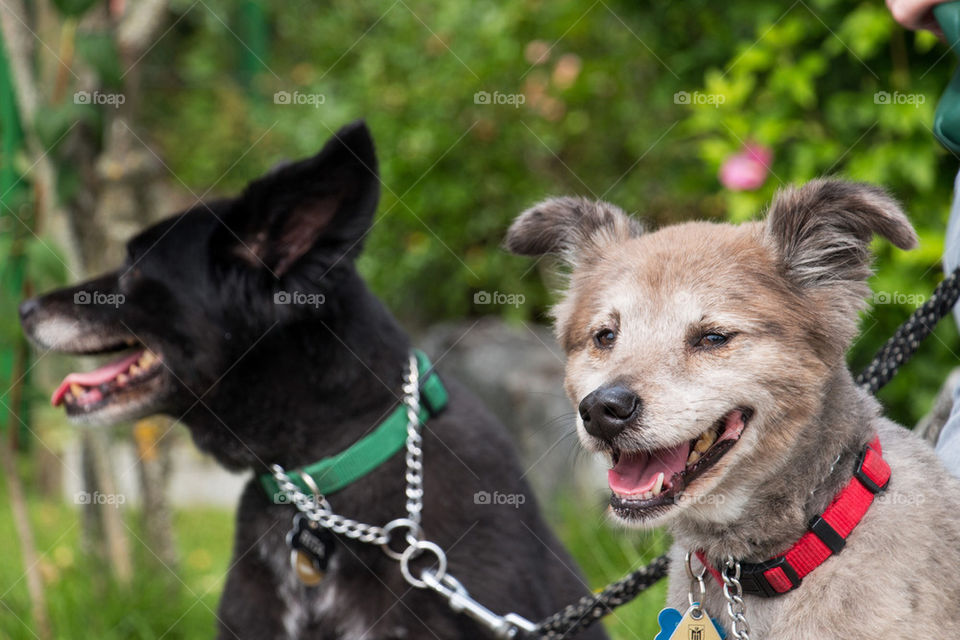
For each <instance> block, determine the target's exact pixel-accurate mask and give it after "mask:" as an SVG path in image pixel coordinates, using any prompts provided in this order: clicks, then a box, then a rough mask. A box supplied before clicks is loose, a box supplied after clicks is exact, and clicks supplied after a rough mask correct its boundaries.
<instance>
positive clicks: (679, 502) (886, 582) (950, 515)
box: [506, 180, 960, 640]
mask: <svg viewBox="0 0 960 640" xmlns="http://www.w3.org/2000/svg"><path fill="white" fill-rule="evenodd" d="M875 233H877V234H880V235H882V236H884V237H886V238H887V239H889V240H890V241H892V242H893V243H894V244H896V245H897V246H898V247H900V248H903V249H907V248H911V247H912V246H913V245H914V244H915V243H916V235H915V233H914V232H913V229H912V228H911V226H910V224H909V222H908V221H907V219H906V217H905V216H904V215H903V213H902V212H901V210H900V208H899V206H898V205H897V203H896V202H895V201H893V200H892V199H891V198H890V197H889V196H888V195H887V194H886V193H885V192H884V191H882V190H881V189H878V188H876V187H871V186H867V185H861V184H851V183H847V182H842V181H837V180H817V181H813V182H810V183H808V184H807V185H805V186H804V187H801V188H799V189H788V190H786V191H784V192H781V193H780V194H778V196H777V198H776V200H775V201H774V203H773V204H772V206H771V208H770V211H769V214H768V216H767V218H766V220H764V221H761V222H752V223H747V224H743V225H739V226H734V225H729V224H711V223H703V222H693V223H687V224H680V225H676V226H670V227H666V228H664V229H661V230H659V231H656V232H654V233H650V234H647V235H643V234H640V233H639V227H638V226H637V225H635V224H633V223H631V222H630V221H629V220H628V219H627V217H626V216H625V215H624V214H622V213H621V212H619V210H617V209H616V208H614V207H612V206H611V205H608V204H605V203H590V202H587V201H584V200H574V199H568V198H565V199H559V200H549V201H547V202H545V203H542V204H540V205H537V206H536V207H534V208H532V209H531V210H529V211H527V212H525V213H523V214H522V215H521V216H520V217H519V218H518V219H517V220H516V221H515V222H514V224H513V226H512V227H511V228H510V231H509V233H508V236H507V240H506V244H507V247H508V248H509V249H511V250H513V251H515V252H517V253H521V254H526V255H540V254H543V253H556V254H557V255H558V256H560V257H561V259H562V260H564V261H565V262H567V263H568V264H569V265H570V266H571V272H570V277H569V287H568V289H567V291H566V292H565V294H564V296H563V298H562V300H561V301H560V302H559V304H557V306H556V308H555V309H554V314H555V318H556V330H557V334H558V337H559V339H560V341H561V343H562V344H563V346H564V348H565V349H566V351H567V354H568V362H567V374H566V389H567V392H568V394H569V396H570V399H571V400H572V401H573V402H574V404H575V405H576V404H578V403H580V401H581V400H582V399H583V398H584V397H585V396H587V395H588V394H590V393H591V392H592V391H594V390H595V389H598V388H599V387H601V386H604V385H611V384H618V385H625V386H627V387H629V389H630V390H632V391H633V392H634V393H635V394H636V395H637V397H638V398H639V399H640V401H642V410H640V411H639V412H638V413H637V415H636V418H635V419H633V421H632V422H631V423H630V424H629V425H628V426H627V427H626V428H625V429H624V430H623V431H622V432H621V433H619V434H618V435H616V436H615V438H614V439H613V440H612V441H605V440H602V439H600V438H597V437H594V436H591V435H590V434H589V433H587V432H586V430H585V429H584V425H583V421H582V418H579V417H578V431H579V433H580V436H581V440H582V442H583V444H584V446H586V447H587V448H589V449H592V450H595V451H603V452H609V451H611V450H614V449H616V450H618V451H626V452H629V451H636V450H653V449H660V448H664V447H668V446H673V445H676V444H678V443H681V442H684V441H685V440H689V439H693V438H696V437H697V436H698V434H700V433H702V432H703V431H704V430H705V429H707V428H708V427H709V426H710V425H711V424H713V423H714V422H715V421H716V420H717V419H718V418H719V417H721V416H723V415H725V414H727V412H729V411H731V410H733V409H735V408H737V407H747V408H749V409H751V410H752V411H753V415H752V417H751V418H750V419H749V421H748V423H747V426H746V428H745V430H744V431H743V434H742V437H741V438H740V439H739V441H737V442H736V444H734V445H733V446H732V448H730V449H729V450H728V451H727V453H726V454H725V455H723V457H721V458H720V459H719V460H718V461H717V462H716V464H714V465H713V466H712V467H710V468H709V469H708V470H707V471H706V472H705V473H704V474H703V475H701V476H700V477H697V478H696V479H694V480H693V481H692V482H691V484H689V485H688V486H686V487H685V489H684V490H683V492H682V493H681V494H680V495H679V497H677V498H676V499H675V500H674V501H673V502H672V503H671V504H669V505H667V506H663V507H659V508H651V509H646V510H644V509H638V510H637V511H635V512H632V513H629V514H628V515H622V514H621V515H620V516H615V517H616V518H617V519H618V520H620V521H621V522H624V523H625V524H628V525H633V526H644V527H649V526H656V525H667V526H668V528H669V530H670V532H671V533H672V534H673V537H674V541H675V542H674V546H673V549H672V551H671V554H672V559H673V564H672V567H673V568H672V576H671V584H670V589H669V604H670V605H672V606H674V607H678V608H681V609H683V608H684V607H685V606H686V594H687V589H688V585H689V581H688V579H687V577H686V575H685V569H684V562H683V557H684V554H685V552H686V551H688V550H696V549H702V550H704V551H705V553H706V555H707V558H708V559H709V560H710V561H711V562H712V563H714V564H716V565H719V564H721V562H722V560H723V559H724V558H726V557H727V556H728V555H732V556H733V557H735V558H738V559H740V560H742V561H747V562H759V561H763V560H766V559H769V558H772V557H774V556H776V555H778V554H780V553H782V552H784V551H786V550H787V549H788V548H789V547H790V546H791V545H792V544H793V543H794V542H795V541H796V540H798V539H799V538H800V536H801V535H802V534H803V533H804V532H805V530H806V527H807V523H808V521H809V520H810V518H811V517H812V516H814V515H816V514H819V513H821V512H822V511H823V510H824V509H825V507H826V506H827V505H828V504H829V502H830V501H831V500H832V499H833V497H834V496H835V495H836V493H837V492H838V491H839V490H840V489H841V488H842V487H844V486H845V485H846V484H847V483H848V482H850V479H851V476H852V471H853V468H854V460H855V457H856V455H857V453H858V452H859V451H860V450H861V449H862V447H863V446H864V444H865V443H867V442H868V441H869V440H870V439H871V438H872V436H873V435H874V434H875V433H878V434H879V436H880V439H881V442H882V446H883V455H884V458H885V459H886V460H887V461H888V462H889V464H890V466H891V468H892V480H891V482H890V485H889V488H888V489H887V491H886V492H885V493H883V494H881V495H880V496H878V497H877V498H876V500H875V501H874V503H873V505H872V506H871V508H870V509H869V511H868V512H867V514H866V516H865V517H864V519H863V520H862V521H861V523H860V524H859V526H857V527H856V529H855V530H854V531H853V533H852V534H851V536H850V537H849V538H848V541H847V546H846V548H845V549H844V550H843V551H842V552H841V553H840V554H838V555H836V556H834V557H832V558H830V559H828V560H827V561H826V562H825V563H824V564H823V565H822V566H820V567H819V568H817V569H815V570H814V571H813V572H812V573H811V574H810V575H808V576H807V577H806V578H805V579H804V581H803V584H802V585H801V586H800V587H799V588H798V589H796V590H794V591H792V592H789V593H787V594H784V595H781V596H778V597H775V598H766V599H765V598H759V597H755V596H747V597H746V598H745V599H746V615H747V620H748V622H749V623H750V625H751V627H752V633H751V636H750V637H751V638H753V640H760V639H764V638H769V639H773V638H776V639H778V640H784V639H786V640H801V639H802V640H809V639H810V638H817V639H824V638H836V639H840V638H843V639H846V640H849V639H863V640H867V639H874V638H907V637H913V638H917V637H957V636H958V635H960V615H958V613H960V580H958V579H957V576H956V568H957V567H958V566H960V481H957V480H956V479H955V478H953V477H952V476H950V475H949V474H948V473H947V472H946V470H945V469H944V468H943V466H942V465H941V464H940V462H939V460H938V459H937V458H936V457H935V455H934V454H933V452H932V450H931V449H930V448H929V447H928V446H927V445H926V444H925V443H923V442H921V441H919V440H918V439H917V438H915V437H914V436H913V435H912V434H911V433H910V432H908V431H906V430H905V429H903V428H901V427H898V426H897V425H895V424H893V423H891V422H890V421H889V420H886V419H885V418H883V417H882V415H881V407H880V406H879V404H878V403H877V401H876V400H875V399H874V398H873V397H872V396H870V395H869V394H868V393H867V392H865V391H863V390H862V389H860V388H858V387H857V386H856V385H855V384H854V382H853V379H852V376H851V374H850V372H849V371H848V369H847V367H846V364H845V360H844V354H845V352H846V350H847V349H848V347H849V346H850V343H851V341H852V339H853V338H854V337H855V335H856V331H857V322H858V317H857V312H858V310H859V309H861V308H863V306H864V297H865V296H866V294H867V293H868V291H869V289H868V287H867V285H866V282H865V279H866V278H867V277H868V276H869V273H870V270H869V258H870V255H869V242H870V239H871V237H872V235H873V234H875ZM604 331H612V332H613V333H612V334H610V335H614V336H615V342H613V344H612V346H607V347H602V346H601V345H600V344H598V342H597V339H596V336H597V335H599V333H598V332H604ZM711 333H719V334H723V335H724V336H729V339H728V340H727V342H725V343H724V344H722V345H720V346H716V347H703V346H701V343H700V342H698V340H699V339H700V338H701V337H702V336H705V335H707V334H711ZM694 562H695V563H696V561H694ZM706 606H707V609H708V611H709V612H710V613H711V614H712V615H713V616H714V617H715V618H716V619H718V620H719V621H720V622H721V623H722V624H724V625H725V626H726V627H727V629H728V634H729V623H728V622H729V619H728V617H727V615H726V611H725V601H724V600H723V596H722V593H721V590H720V588H719V586H718V585H717V584H716V582H715V581H713V580H712V579H709V576H708V583H707V597H706ZM728 637H729V636H728Z"/></svg>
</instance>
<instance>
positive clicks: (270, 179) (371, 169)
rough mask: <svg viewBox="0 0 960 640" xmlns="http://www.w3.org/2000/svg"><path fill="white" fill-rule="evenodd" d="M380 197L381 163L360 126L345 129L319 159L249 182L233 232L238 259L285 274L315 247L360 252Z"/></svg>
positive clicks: (234, 222)
mask: <svg viewBox="0 0 960 640" xmlns="http://www.w3.org/2000/svg"><path fill="white" fill-rule="evenodd" d="M379 199H380V182H379V177H378V175H377V157H376V152H375V150H374V146H373V138H372V137H371V135H370V130H369V129H368V128H367V126H366V124H364V122H363V121H357V122H354V123H352V124H349V125H347V126H345V127H343V128H342V129H340V130H339V131H338V132H337V133H336V134H334V136H333V137H332V138H330V140H328V141H327V143H326V145H324V147H323V149H322V150H321V151H320V153H318V154H317V155H315V156H313V157H312V158H307V159H306V160H301V161H299V162H294V163H291V164H287V165H284V166H282V167H280V168H277V169H275V170H273V171H272V172H270V173H268V174H267V175H265V176H264V177H262V178H260V179H258V180H255V181H253V182H251V183H250V184H249V185H248V186H247V188H246V189H245V190H244V192H243V194H242V195H241V196H240V198H239V199H238V200H237V210H236V217H235V218H234V220H233V221H232V224H230V226H231V227H232V228H233V231H234V232H235V233H236V236H237V237H238V238H239V239H240V242H239V243H236V239H234V242H235V244H236V246H235V248H234V251H233V253H234V254H235V255H238V256H240V257H241V258H242V259H243V260H245V261H246V262H248V263H250V264H251V265H254V266H258V267H259V266H266V267H267V268H268V269H270V270H271V271H272V272H273V273H274V274H275V275H277V276H282V275H283V274H284V273H286V272H288V271H289V270H290V268H291V267H292V266H293V265H294V264H295V263H296V262H297V261H298V260H300V259H301V258H302V257H303V256H304V255H305V254H307V252H309V251H310V249H311V248H313V247H314V246H324V247H330V248H331V249H332V250H333V251H340V252H342V253H341V255H348V256H352V255H355V254H356V253H357V252H359V250H360V247H361V244H362V242H361V240H362V239H363V236H364V234H365V233H366V232H367V230H368V229H369V228H370V224H371V221H372V219H373V214H374V212H375V211H376V208H377V202H378V201H379Z"/></svg>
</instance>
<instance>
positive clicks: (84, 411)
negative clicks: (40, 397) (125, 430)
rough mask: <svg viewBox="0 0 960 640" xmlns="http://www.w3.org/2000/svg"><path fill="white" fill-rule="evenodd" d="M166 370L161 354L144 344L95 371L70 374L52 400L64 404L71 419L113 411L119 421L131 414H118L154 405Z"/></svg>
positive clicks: (57, 404) (52, 402)
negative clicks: (153, 402)
mask: <svg viewBox="0 0 960 640" xmlns="http://www.w3.org/2000/svg"><path fill="white" fill-rule="evenodd" d="M112 350H113V349H107V350H104V351H103V352H101V353H104V352H106V351H112ZM163 369H164V367H163V362H162V359H161V357H160V356H158V355H157V354H155V353H154V352H153V351H150V350H149V349H147V348H145V347H143V346H142V345H140V348H135V349H134V350H133V351H131V352H127V353H126V354H125V355H124V356H122V357H121V358H119V359H117V360H114V361H112V362H110V363H108V364H105V365H103V366H101V367H99V368H97V369H94V370H93V371H86V372H83V373H71V374H69V375H68V376H67V377H66V378H64V379H63V382H61V383H60V386H58V387H57V389H56V391H54V392H53V396H52V397H51V398H50V402H51V404H53V406H55V407H57V406H60V405H63V406H64V408H65V409H66V412H67V415H68V416H70V417H71V418H83V417H88V416H93V415H94V414H100V413H110V414H113V415H115V416H116V419H117V420H119V419H122V417H127V416H126V415H124V416H120V415H118V414H128V413H130V414H132V413H134V412H136V411H137V410H138V409H139V410H142V409H145V408H147V407H148V406H149V405H151V404H152V401H153V400H154V399H156V397H157V396H158V395H159V393H160V390H161V387H162V375H161V374H162V372H163Z"/></svg>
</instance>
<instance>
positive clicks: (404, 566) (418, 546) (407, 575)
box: [400, 540, 447, 589]
mask: <svg viewBox="0 0 960 640" xmlns="http://www.w3.org/2000/svg"><path fill="white" fill-rule="evenodd" d="M424 551H429V552H430V553H432V554H433V555H434V556H436V558H437V569H436V571H433V572H432V573H433V575H434V577H435V578H436V579H437V580H443V578H444V577H445V576H446V575H447V555H446V554H445V553H444V552H443V549H441V548H440V547H439V546H438V545H436V544H434V543H433V542H430V541H429V540H417V542H416V543H415V544H412V545H410V546H409V547H407V548H406V549H404V551H403V554H402V555H401V556H400V573H402V574H403V578H404V579H405V580H406V581H407V582H409V583H410V584H411V585H412V586H414V587H416V588H417V589H426V588H427V586H429V585H427V583H426V582H424V581H423V580H421V579H420V578H415V577H414V575H413V574H412V573H411V572H410V561H411V560H413V559H414V558H417V557H418V556H419V555H420V554H421V553H422V552H424Z"/></svg>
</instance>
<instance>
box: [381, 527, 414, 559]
mask: <svg viewBox="0 0 960 640" xmlns="http://www.w3.org/2000/svg"><path fill="white" fill-rule="evenodd" d="M401 527H403V528H405V529H406V530H407V533H406V534H404V538H405V539H406V541H407V547H406V548H405V549H404V550H403V551H406V550H407V549H409V548H410V547H412V546H413V545H415V544H417V542H419V541H420V540H421V539H422V538H423V528H422V527H421V526H420V523H419V522H414V521H413V520H411V519H410V518H397V519H396V520H391V521H390V522H388V523H387V524H386V525H384V527H383V530H384V531H386V533H387V537H388V539H387V541H386V542H384V543H383V544H382V545H380V547H381V548H382V549H383V552H384V553H385V554H387V556H389V557H391V558H393V559H394V560H400V559H402V558H403V551H394V550H393V549H392V548H391V547H390V540H392V539H393V531H394V529H399V528H401Z"/></svg>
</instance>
